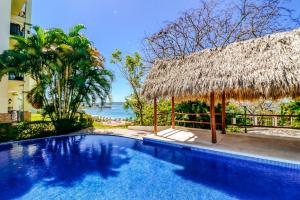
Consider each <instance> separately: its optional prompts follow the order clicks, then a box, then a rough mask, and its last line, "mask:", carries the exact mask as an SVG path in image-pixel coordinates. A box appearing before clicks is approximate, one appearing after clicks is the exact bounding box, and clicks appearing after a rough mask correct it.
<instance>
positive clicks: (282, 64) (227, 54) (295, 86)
mask: <svg viewBox="0 0 300 200" xmlns="http://www.w3.org/2000/svg"><path fill="white" fill-rule="evenodd" d="M212 91H214V92H215V94H216V96H217V98H219V97H220V95H221V93H222V92H223V91H224V92H225V94H226V97H227V98H231V99H238V100H244V99H247V100H254V99H258V98H270V99H278V98H282V97H297V96H300V29H296V30H293V31H290V32H282V33H276V34H272V35H267V36H264V37H261V38H256V39H251V40H247V41H242V42H236V43H232V44H230V45H228V46H226V47H224V48H216V49H206V50H204V51H201V52H197V53H193V54H191V55H188V56H186V57H184V58H177V59H172V60H158V61H156V62H155V64H154V66H153V68H152V69H151V71H150V73H149V75H148V77H147V78H146V80H145V83H144V88H143V94H144V96H145V97H146V98H147V99H149V100H150V99H153V98H154V97H171V96H174V97H175V98H176V99H177V100H180V99H181V100H183V99H195V98H206V97H208V95H209V94H210V92H212Z"/></svg>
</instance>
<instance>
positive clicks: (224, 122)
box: [222, 92, 226, 134]
mask: <svg viewBox="0 0 300 200" xmlns="http://www.w3.org/2000/svg"><path fill="white" fill-rule="evenodd" d="M222 134H226V96H225V92H223V93H222Z"/></svg>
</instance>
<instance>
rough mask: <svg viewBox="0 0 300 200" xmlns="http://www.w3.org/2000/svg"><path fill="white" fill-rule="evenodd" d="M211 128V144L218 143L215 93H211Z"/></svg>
mask: <svg viewBox="0 0 300 200" xmlns="http://www.w3.org/2000/svg"><path fill="white" fill-rule="evenodd" d="M210 114H211V115H210V127H211V142H212V143H217V132H216V115H215V93H214V92H211V93H210Z"/></svg>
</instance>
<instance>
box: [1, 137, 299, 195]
mask: <svg viewBox="0 0 300 200" xmlns="http://www.w3.org/2000/svg"><path fill="white" fill-rule="evenodd" d="M299 197H300V167H299V168H298V167H297V166H296V167H290V166H289V165H287V166H284V165H274V164H268V163H264V162H256V161H255V160H251V159H243V157H236V156H232V157H231V156H230V155H222V154H220V153H214V152H210V151H203V152H201V151H190V150H187V149H179V148H173V147H168V146H164V145H157V144H150V143H143V141H140V140H135V139H129V138H124V137H116V136H103V135H102V136H101V135H79V136H63V137H54V138H46V139H38V140H31V141H25V142H19V143H11V144H3V145H0V199H15V198H16V199H118V200H121V199H135V200H136V199H137V200H139V199H143V200H147V199H222V200H223V199H299Z"/></svg>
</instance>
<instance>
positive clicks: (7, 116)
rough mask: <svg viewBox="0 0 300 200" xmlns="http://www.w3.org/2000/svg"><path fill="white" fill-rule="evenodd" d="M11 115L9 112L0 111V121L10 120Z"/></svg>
mask: <svg viewBox="0 0 300 200" xmlns="http://www.w3.org/2000/svg"><path fill="white" fill-rule="evenodd" d="M11 121H12V120H11V115H10V114H9V113H0V123H5V122H11Z"/></svg>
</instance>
